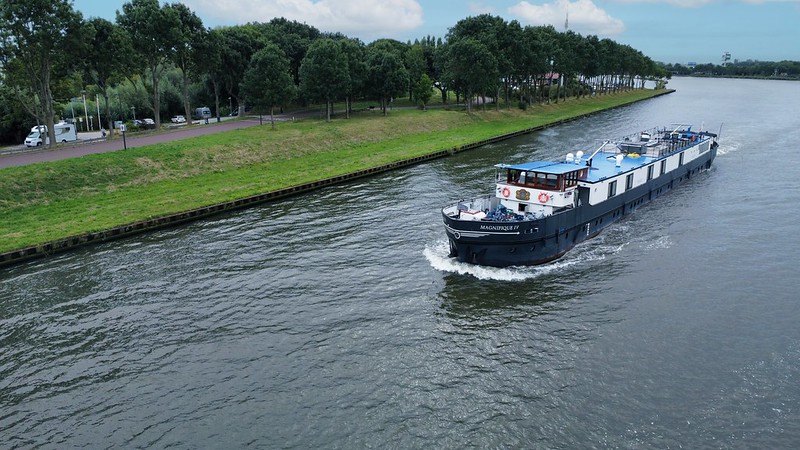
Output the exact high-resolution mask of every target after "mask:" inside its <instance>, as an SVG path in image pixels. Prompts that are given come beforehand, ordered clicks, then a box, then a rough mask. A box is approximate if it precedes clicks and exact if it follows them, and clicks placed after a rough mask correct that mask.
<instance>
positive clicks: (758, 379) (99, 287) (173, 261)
mask: <svg viewBox="0 0 800 450" xmlns="http://www.w3.org/2000/svg"><path fill="white" fill-rule="evenodd" d="M670 87H673V88H675V89H677V90H678V91H677V92H676V93H674V94H671V95H668V96H665V97H661V98H658V99H654V100H651V101H647V102H644V103H640V104H637V105H633V106H630V107H626V108H621V109H617V110H613V111H608V112H604V113H601V114H598V115H595V116H593V117H589V118H585V119H582V120H579V121H576V122H573V123H570V124H567V125H564V126H560V127H556V128H552V129H548V130H545V131H542V132H539V133H535V134H532V135H528V136H524V137H522V138H520V139H517V140H513V141H508V142H504V143H502V144H497V145H491V146H487V147H484V148H481V149H477V150H473V151H470V152H467V153H465V154H460V155H457V156H453V157H450V158H447V159H442V160H438V161H434V162H431V163H426V164H423V165H418V166H415V167H411V168H407V169H403V170H399V171H396V172H393V173H389V174H383V175H380V176H376V177H373V178H369V179H364V180H360V181H358V182H354V183H350V184H345V185H341V186H336V187H332V188H328V189H324V190H321V191H318V192H314V193H311V194H307V195H303V196H299V197H294V198H291V199H288V200H285V201H282V202H277V203H271V204H265V205H261V206H259V207H255V208H252V209H248V210H244V211H240V212H236V213H233V214H230V215H225V216H220V217H217V218H214V219H210V220H206V221H202V222H197V223H193V224H190V225H188V226H185V227H183V228H178V229H170V230H166V231H160V232H156V233H151V234H147V235H143V236H139V237H136V238H132V239H127V240H123V241H118V242H113V243H108V244H103V245H100V246H95V247H90V248H86V249H83V250H80V251H76V252H72V253H68V254H63V255H59V256H56V257H52V258H49V259H46V260H38V261H34V262H30V263H27V264H24V265H21V266H17V267H13V268H8V269H3V271H2V272H1V273H0V430H1V431H0V447H3V448H16V447H21V448H27V447H44V448H58V449H61V448H74V447H90V448H98V447H101V448H102V447H156V448H162V447H167V446H173V447H178V448H238V447H247V446H250V447H256V448H273V447H277V448H280V447H292V448H319V447H324V448H363V447H374V448H386V447H390V448H465V447H479V448H486V447H504V448H606V447H613V448H680V447H682V448H794V447H796V446H797V445H798V444H799V443H800V387H799V386H800V362H798V361H799V360H800V327H799V326H798V323H800V308H798V299H799V298H800V297H799V296H798V281H797V280H798V279H800V270H799V269H798V263H800V261H799V260H798V257H797V256H796V253H797V249H798V248H800V233H798V232H797V231H798V225H797V223H798V218H799V217H800V214H798V212H797V204H798V203H800V186H799V185H800V183H799V182H798V180H800V164H798V163H797V162H796V161H795V159H796V158H795V156H796V155H795V150H796V143H797V142H800V127H798V121H797V111H796V108H797V105H798V104H800V84H798V83H796V82H795V83H793V82H778V81H750V80H695V79H675V80H672V81H671V83H670ZM673 122H684V123H694V124H695V126H696V127H697V126H699V125H700V124H701V123H704V124H705V126H706V128H709V129H711V130H713V131H719V129H720V127H721V130H722V140H721V146H720V152H719V156H718V157H717V160H716V161H715V164H714V166H713V167H712V170H710V171H708V172H706V173H704V174H703V175H701V176H697V177H693V178H692V180H691V182H689V183H688V184H685V185H683V186H681V188H680V189H678V190H676V191H674V192H672V193H671V194H670V195H667V196H665V197H662V198H660V199H658V200H657V201H656V202H654V203H652V204H650V205H648V206H647V207H646V208H643V209H640V210H639V211H637V213H636V214H634V215H633V216H631V217H630V218H628V219H626V220H624V221H622V222H620V223H617V224H615V225H614V226H613V227H611V228H610V229H608V230H607V231H606V232H604V233H603V234H601V235H600V236H598V237H597V238H595V239H593V240H591V241H588V242H586V243H584V244H582V245H580V246H578V247H577V248H575V249H574V250H573V251H571V252H570V253H568V254H567V255H566V256H565V257H564V258H562V259H560V260H558V261H556V262H554V263H552V264H549V265H545V266H540V267H533V268H509V269H495V268H480V267H475V266H467V265H461V264H457V263H454V262H453V261H452V260H450V259H449V258H447V256H446V254H447V244H446V240H445V235H444V231H443V229H442V224H441V219H440V211H439V208H440V207H441V206H443V205H444V204H446V203H448V202H450V201H452V200H457V199H459V198H465V197H469V196H471V195H475V194H481V193H484V192H486V191H487V190H491V189H492V178H493V174H494V169H493V167H492V166H493V165H494V164H496V163H499V162H506V163H513V162H521V161H525V160H529V159H542V158H547V159H549V158H555V157H560V156H561V155H563V154H566V153H567V152H569V151H573V152H574V151H576V150H579V149H585V148H586V147H587V146H591V145H592V144H593V142H594V139H596V138H597V139H600V138H608V137H614V136H617V135H620V134H621V133H629V132H636V131H638V130H640V129H645V128H650V127H652V126H656V125H664V124H669V123H673Z"/></svg>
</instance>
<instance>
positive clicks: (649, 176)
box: [647, 165, 654, 181]
mask: <svg viewBox="0 0 800 450" xmlns="http://www.w3.org/2000/svg"><path fill="white" fill-rule="evenodd" d="M653 167H654V166H652V165H651V166H648V167H647V181H650V180H652V179H653Z"/></svg>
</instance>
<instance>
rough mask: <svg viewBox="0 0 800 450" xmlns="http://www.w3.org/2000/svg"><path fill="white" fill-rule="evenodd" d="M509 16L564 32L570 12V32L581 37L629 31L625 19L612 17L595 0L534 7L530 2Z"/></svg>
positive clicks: (565, 0)
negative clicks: (576, 33) (582, 35)
mask: <svg viewBox="0 0 800 450" xmlns="http://www.w3.org/2000/svg"><path fill="white" fill-rule="evenodd" d="M508 11H509V13H511V14H513V15H515V16H517V17H519V18H520V21H521V22H524V23H526V24H530V25H553V26H554V27H555V28H556V29H557V30H559V31H561V30H563V29H564V22H565V20H566V19H567V12H569V29H570V30H573V31H575V32H578V33H581V34H596V35H598V36H601V37H604V36H614V35H618V34H620V33H622V32H623V31H625V24H623V23H622V21H621V20H619V19H615V18H613V17H611V16H610V15H609V14H608V13H607V12H605V11H604V10H602V9H600V8H598V7H597V5H595V4H594V3H593V2H592V0H576V1H574V2H570V1H569V0H555V1H553V2H552V3H545V4H543V5H533V4H531V3H529V2H527V1H522V2H519V3H518V4H516V5H514V6H512V7H510V8H509V9H508Z"/></svg>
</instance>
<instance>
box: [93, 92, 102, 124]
mask: <svg viewBox="0 0 800 450" xmlns="http://www.w3.org/2000/svg"><path fill="white" fill-rule="evenodd" d="M94 103H95V105H97V129H98V130H101V129H102V128H103V123H102V122H101V121H100V94H94Z"/></svg>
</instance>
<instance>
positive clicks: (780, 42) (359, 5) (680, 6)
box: [73, 0, 800, 64]
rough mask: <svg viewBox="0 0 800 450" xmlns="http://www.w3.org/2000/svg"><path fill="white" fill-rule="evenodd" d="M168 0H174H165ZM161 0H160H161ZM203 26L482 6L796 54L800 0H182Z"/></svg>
mask: <svg viewBox="0 0 800 450" xmlns="http://www.w3.org/2000/svg"><path fill="white" fill-rule="evenodd" d="M171 1H177V0H171ZM123 3H124V1H123V0H73V4H74V6H75V9H77V10H79V11H81V12H82V13H83V15H84V17H86V18H88V17H103V18H106V19H109V20H112V21H113V20H114V18H115V17H116V11H117V10H120V11H121V10H122V4H123ZM162 3H163V2H162ZM182 3H184V4H185V5H186V6H188V7H189V8H190V9H191V10H192V11H194V12H195V13H196V14H197V15H198V16H199V17H200V18H201V19H202V20H203V23H204V24H205V25H206V26H207V27H216V26H224V25H237V24H244V23H247V22H268V21H269V20H270V19H272V18H274V17H286V18H287V19H291V20H296V21H298V22H305V23H307V24H309V25H313V26H315V27H317V28H318V29H320V30H322V31H338V32H341V33H343V34H345V35H347V36H351V37H357V38H360V39H361V40H363V41H364V42H370V41H372V40H374V39H377V38H393V39H397V40H400V41H403V42H405V41H407V40H412V41H413V40H414V39H417V38H421V37H424V36H427V35H431V36H435V37H444V36H445V35H446V34H447V31H448V28H449V27H451V26H453V25H454V24H455V23H456V22H458V21H459V20H461V19H463V18H465V17H469V16H475V15H478V14H482V13H489V14H493V15H497V16H500V17H503V18H504V19H506V20H518V21H519V22H520V23H521V24H522V25H542V24H551V25H553V26H555V27H556V29H558V30H564V22H565V19H566V18H567V13H568V14H569V29H571V30H573V31H575V32H578V33H581V34H582V35H584V36H586V35H589V34H595V35H597V36H599V37H601V38H610V39H613V40H614V41H616V42H619V43H621V44H627V45H630V46H631V47H633V48H635V49H637V50H640V51H642V53H644V54H645V55H647V56H649V57H650V58H652V59H654V60H656V61H662V62H666V63H683V64H686V63H688V62H697V63H715V64H719V63H720V62H721V58H722V54H723V53H724V52H730V54H731V57H732V59H738V60H747V59H756V60H762V61H780V60H787V59H788V60H792V61H800V0H184V1H182Z"/></svg>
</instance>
